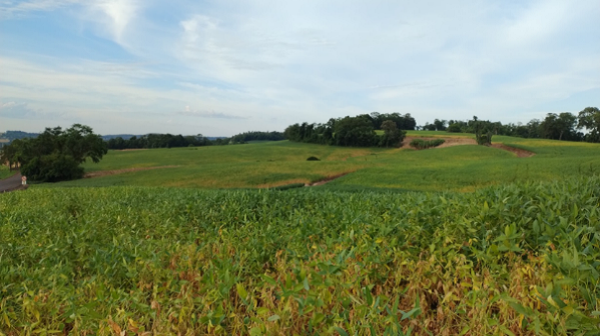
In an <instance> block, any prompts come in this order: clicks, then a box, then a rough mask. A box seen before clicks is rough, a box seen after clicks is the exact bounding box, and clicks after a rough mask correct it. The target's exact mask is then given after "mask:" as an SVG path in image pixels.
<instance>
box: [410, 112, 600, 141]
mask: <svg viewBox="0 0 600 336" xmlns="http://www.w3.org/2000/svg"><path fill="white" fill-rule="evenodd" d="M477 127H480V128H481V127H483V128H485V129H486V130H488V131H489V132H491V134H493V135H507V136H515V137H521V138H541V139H553V140H568V141H587V142H600V110H599V109H598V108H597V107H586V108H585V109H583V110H582V111H581V112H579V113H578V114H577V115H575V114H573V113H570V112H562V113H548V114H547V115H546V117H545V118H544V119H543V120H540V119H532V120H531V121H529V122H528V123H527V124H522V123H516V124H515V123H508V124H502V123H501V122H491V121H489V120H478V119H477V117H473V119H472V120H467V121H461V120H441V119H435V120H434V121H433V123H431V124H430V123H426V124H425V125H424V126H421V127H418V128H420V129H422V130H429V131H447V132H455V133H476V132H477ZM583 130H585V131H586V132H585V133H584V132H583Z"/></svg>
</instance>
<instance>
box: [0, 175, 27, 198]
mask: <svg viewBox="0 0 600 336" xmlns="http://www.w3.org/2000/svg"><path fill="white" fill-rule="evenodd" d="M21 187H22V186H21V174H16V175H13V176H11V177H9V178H5V179H4V180H0V193H5V192H9V191H13V190H17V189H21Z"/></svg>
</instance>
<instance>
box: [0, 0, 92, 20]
mask: <svg viewBox="0 0 600 336" xmlns="http://www.w3.org/2000/svg"><path fill="white" fill-rule="evenodd" d="M84 2H85V1H83V0H24V1H1V2H0V18H3V19H6V18H11V17H14V16H18V15H23V14H25V13H28V12H39V11H52V10H56V9H60V8H62V7H66V6H70V5H74V4H81V3H84Z"/></svg>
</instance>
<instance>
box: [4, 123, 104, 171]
mask: <svg viewBox="0 0 600 336" xmlns="http://www.w3.org/2000/svg"><path fill="white" fill-rule="evenodd" d="M106 153H107V146H106V143H105V142H104V141H103V140H102V138H101V137H100V136H99V135H96V134H94V133H93V131H92V129H91V128H90V127H88V126H84V125H80V124H75V125H73V127H71V128H68V129H66V130H62V128H60V127H55V128H46V130H45V131H44V132H43V133H41V134H39V135H38V136H37V137H35V138H23V139H17V140H14V141H12V142H11V144H10V145H8V146H5V147H4V148H3V149H2V152H1V155H0V160H2V162H8V163H9V166H10V167H12V166H13V164H14V163H18V164H20V166H21V173H22V174H23V175H25V176H27V178H28V179H29V180H31V181H39V182H58V181H64V180H71V179H76V178H81V177H82V176H83V168H82V167H81V166H80V165H81V164H82V163H84V162H85V161H86V159H88V158H89V159H92V161H93V162H99V161H100V159H102V156H103V155H104V154H106Z"/></svg>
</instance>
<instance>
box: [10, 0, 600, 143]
mask: <svg viewBox="0 0 600 336" xmlns="http://www.w3.org/2000/svg"><path fill="white" fill-rule="evenodd" d="M598 17H600V3H599V2H598V0H578V1H567V0H563V1H554V0H540V1H535V0H534V1H530V0H525V1H491V0H490V1H484V0H471V1H377V0H373V1H352V0H344V1H341V0H340V1H337V0H331V1H325V0H315V1H312V0H302V1H292V0H286V1H266V0H253V1H242V0H239V1H228V0H219V1H193V0H189V1H186V0H169V1H158V0H24V1H12V0H0V132H2V131H5V130H24V131H34V132H38V131H42V130H43V129H44V127H48V126H57V125H60V126H63V127H65V126H70V125H71V124H73V123H83V124H86V125H89V126H91V127H93V128H94V130H95V131H96V132H98V133H101V134H116V133H135V134H142V133H148V132H163V133H166V132H170V133H177V134H179V133H183V134H198V133H202V134H204V135H207V136H228V135H233V134H235V133H239V132H243V131H250V130H263V131H267V130H271V131H272V130H283V129H284V128H285V127H286V126H287V125H290V124H292V123H296V122H303V121H308V122H325V121H327V120H328V119H329V118H331V117H341V116H345V115H356V114H360V113H369V112H372V111H378V112H381V113H389V112H400V113H411V114H412V115H413V116H414V117H415V118H416V119H417V123H418V124H425V122H427V121H429V122H431V121H433V119H434V118H442V119H470V118H471V117H472V116H473V115H477V116H479V117H480V118H483V119H491V120H499V121H502V122H518V121H523V122H527V121H529V120H530V119H532V118H540V117H543V116H544V115H545V114H546V113H548V112H563V111H570V112H578V111H580V110H582V109H583V108H585V107H587V106H598V107H600V29H598Z"/></svg>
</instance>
